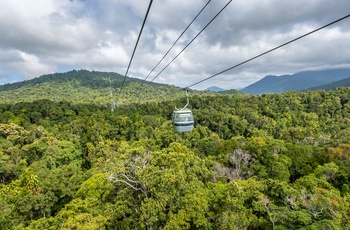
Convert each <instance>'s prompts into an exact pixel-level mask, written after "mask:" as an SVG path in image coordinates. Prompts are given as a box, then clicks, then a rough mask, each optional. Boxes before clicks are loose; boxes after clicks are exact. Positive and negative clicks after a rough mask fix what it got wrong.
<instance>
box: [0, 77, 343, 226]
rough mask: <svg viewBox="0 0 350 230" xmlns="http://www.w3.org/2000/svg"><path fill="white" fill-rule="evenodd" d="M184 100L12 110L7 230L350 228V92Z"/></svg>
mask: <svg viewBox="0 0 350 230" xmlns="http://www.w3.org/2000/svg"><path fill="white" fill-rule="evenodd" d="M130 84H131V83H130ZM182 101H183V98H182V99H177V100H170V101H164V102H148V103H142V104H127V105H125V106H122V107H120V108H118V109H116V110H115V111H114V113H111V111H110V110H109V109H108V108H106V107H104V106H98V105H96V104H95V105H93V104H77V103H73V102H67V101H66V102H53V101H50V100H38V101H34V102H20V103H3V104H0V207H1V212H0V229H16V230H19V229H20V230H23V229H24V230H34V229H35V230H37V229H266V230H267V229H276V230H277V229H305V230H306V229H310V230H311V229H350V193H349V185H350V155H349V149H350V141H349V136H350V89H346V88H341V89H337V90H334V91H329V92H327V91H323V90H317V91H308V92H288V93H283V94H265V95H262V96H255V95H246V94H236V95H220V94H218V95H216V96H198V95H193V94H191V96H190V107H191V108H192V111H193V113H194V117H195V121H196V125H195V128H194V129H193V131H192V132H189V133H182V134H179V133H176V132H175V130H174V128H173V127H172V124H171V114H172V111H173V109H174V107H175V105H178V104H181V102H182ZM1 102H2V101H1Z"/></svg>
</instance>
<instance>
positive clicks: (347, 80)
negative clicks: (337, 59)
mask: <svg viewBox="0 0 350 230" xmlns="http://www.w3.org/2000/svg"><path fill="white" fill-rule="evenodd" d="M339 87H350V77H349V78H345V79H343V80H340V81H335V82H332V83H330V84H327V85H321V86H318V87H313V88H309V89H307V90H319V89H324V90H335V89H336V88H339ZM307 90H305V91H307Z"/></svg>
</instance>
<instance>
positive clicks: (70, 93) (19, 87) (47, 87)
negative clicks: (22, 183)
mask: <svg viewBox="0 0 350 230" xmlns="http://www.w3.org/2000/svg"><path fill="white" fill-rule="evenodd" d="M123 79H124V76H121V75H120V74H117V73H107V72H97V71H87V70H79V71H76V70H73V71H70V72H67V73H54V74H48V75H43V76H40V77H38V78H34V79H32V80H27V81H23V82H18V83H13V84H6V85H1V86H0V101H1V102H2V103H14V102H32V101H35V100H43V99H49V100H51V101H55V102H59V101H69V102H73V103H76V104H91V103H93V104H98V105H110V104H111V102H113V101H114V100H116V95H118V94H119V92H120V87H121V85H122V82H123ZM111 93H112V95H113V97H112V98H111ZM192 93H193V94H194V95H205V94H206V95H209V94H210V95H213V93H211V92H209V91H207V92H202V91H196V90H193V91H191V94H192ZM184 95H185V94H184V92H183V90H181V89H180V88H179V87H175V86H171V85H165V84H158V83H152V82H148V81H143V80H140V79H137V78H129V77H127V78H126V80H125V84H124V88H123V90H122V94H120V96H118V101H116V103H117V104H118V105H119V104H128V103H143V102H150V101H164V100H171V99H173V98H179V97H183V96H184Z"/></svg>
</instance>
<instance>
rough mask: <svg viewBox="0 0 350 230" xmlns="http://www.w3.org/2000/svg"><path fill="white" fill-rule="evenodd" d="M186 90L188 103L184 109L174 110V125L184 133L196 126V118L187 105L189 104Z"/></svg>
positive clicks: (178, 130)
mask: <svg viewBox="0 0 350 230" xmlns="http://www.w3.org/2000/svg"><path fill="white" fill-rule="evenodd" d="M185 90H186V97H187V104H186V105H185V106H184V107H183V108H182V109H177V108H175V110H174V112H173V125H174V127H175V129H176V131H177V132H179V133H183V132H191V131H192V129H193V126H194V118H193V114H192V111H191V110H190V109H188V108H186V107H187V105H188V104H189V100H188V95H187V90H188V89H185Z"/></svg>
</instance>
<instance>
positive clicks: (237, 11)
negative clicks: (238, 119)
mask: <svg viewBox="0 0 350 230" xmlns="http://www.w3.org/2000/svg"><path fill="white" fill-rule="evenodd" d="M206 2H207V1H206V0H191V1H188V0H160V1H154V3H153V5H152V8H151V11H150V14H149V18H148V20H147V22H146V25H145V28H144V32H143V34H142V36H141V40H140V43H139V46H138V49H137V50H136V53H135V57H134V60H133V62H132V65H131V69H130V75H131V76H133V77H138V78H141V79H144V78H145V77H146V76H147V74H148V73H149V71H151V69H152V68H153V67H154V66H155V65H156V64H157V62H158V61H159V60H160V58H161V57H162V56H163V55H164V54H165V52H166V51H167V50H168V49H169V47H170V46H171V45H172V44H173V42H174V41H175V39H176V38H177V37H178V36H179V35H180V33H181V32H182V31H183V29H184V28H185V27H186V26H187V24H188V23H189V22H190V21H191V20H192V19H193V17H194V16H195V15H196V14H197V13H198V11H199V10H200V9H201V8H202V7H203V6H204V4H205V3H206ZM227 2H228V0H217V1H211V2H210V3H209V5H208V7H207V8H206V10H205V11H203V14H202V15H201V16H200V17H199V18H198V21H196V22H195V23H194V25H193V26H192V27H191V28H190V29H189V31H188V32H187V33H186V34H185V35H184V37H183V38H182V39H181V40H180V41H179V44H178V45H177V46H176V47H174V50H173V51H172V52H171V53H169V56H168V57H167V58H166V59H165V60H164V62H162V63H161V64H160V65H159V67H158V68H157V69H156V71H155V72H154V73H153V74H152V75H151V76H150V78H149V79H153V77H154V76H155V75H156V74H157V73H158V72H159V71H160V70H161V69H163V67H164V66H165V65H166V64H168V63H169V61H170V60H172V58H173V57H175V55H176V54H177V52H179V51H181V50H182V48H183V47H184V46H185V45H186V44H187V42H189V41H190V40H191V39H192V38H193V36H194V35H195V34H196V33H197V32H198V31H199V30H200V29H201V28H203V26H204V25H205V24H206V23H207V22H208V21H209V20H210V19H211V18H212V17H213V16H214V15H215V14H216V13H217V12H218V11H219V10H220V9H221V7H223V6H224V5H225V4H226V3H227ZM148 4H149V2H148V1H139V0H60V1H57V0H33V1H26V0H11V1H0V9H2V10H1V11H2V13H1V14H0V28H1V29H2V31H1V34H2V36H0V60H1V65H0V72H1V76H3V78H2V80H3V81H4V79H6V76H8V81H9V82H10V81H11V80H12V79H13V77H11V75H12V74H13V73H19V74H20V76H21V77H22V79H28V78H32V77H37V76H39V75H42V74H46V73H50V72H52V71H56V70H57V69H70V68H76V69H81V68H84V69H90V70H101V71H116V72H118V73H120V74H124V73H125V71H126V68H127V64H128V63H129V60H130V57H131V53H132V51H133V48H134V45H135V43H136V39H137V36H138V33H139V30H140V28H141V24H142V21H143V17H144V16H145V13H146V9H147V7H148ZM349 8H350V2H349V1H348V0H334V1H327V0H310V1H303V0H295V1H280V0H266V1H260V0H248V1H232V3H231V4H230V5H229V6H228V7H227V8H226V9H225V10H224V11H223V12H222V14H221V15H220V16H218V17H217V19H216V20H215V21H214V22H213V23H212V24H211V25H210V26H209V27H208V28H207V29H206V30H205V31H204V32H203V33H202V34H201V35H200V36H199V37H198V39H196V40H195V41H194V42H193V44H191V45H190V46H189V47H188V48H187V49H186V50H185V52H184V53H183V54H182V55H180V56H179V57H178V58H177V59H176V60H175V61H174V62H173V63H172V64H171V65H170V66H169V68H167V69H166V70H165V71H164V72H163V73H162V74H161V75H159V77H158V78H157V79H156V80H155V81H156V82H161V83H170V84H174V85H179V86H186V85H190V84H192V83H194V82H196V81H199V80H201V79H203V78H205V77H209V76H211V75H213V74H216V73H218V72H220V71H222V70H224V69H227V68H229V67H231V66H233V65H236V64H238V63H240V62H242V61H245V60H247V59H249V58H251V57H253V56H255V55H258V54H260V53H261V52H264V51H266V50H268V49H271V48H273V47H275V46H277V45H280V44H282V43H284V42H286V41H289V40H290V39H293V38H295V37H298V36H300V35H302V34H304V33H306V32H309V31H311V30H313V29H315V28H317V27H319V26H321V25H324V24H326V23H328V22H330V21H332V20H335V19H337V18H339V17H342V16H344V15H346V14H348V13H349V12H347V11H348V9H349ZM349 20H350V19H346V21H345V20H344V21H343V22H340V23H337V24H336V25H333V26H331V27H329V28H327V29H324V30H322V31H319V32H317V33H315V34H313V35H310V36H309V37H307V38H304V39H302V40H300V41H297V42H295V43H293V44H290V45H288V46H286V47H283V48H281V49H279V50H277V51H275V52H273V53H270V54H268V55H266V56H264V57H261V58H259V59H256V60H254V61H252V62H250V63H247V64H244V65H243V66H240V67H238V68H236V69H233V70H231V71H228V72H226V73H225V74H223V75H219V76H218V77H215V78H212V79H211V80H208V81H206V82H203V83H201V84H200V85H198V86H196V87H197V88H206V87H208V86H211V85H217V86H219V87H223V88H226V89H228V88H237V87H243V86H246V85H248V84H250V83H253V82H254V81H256V80H258V79H260V78H262V77H264V76H265V75H270V74H289V73H294V72H298V71H302V70H306V69H321V68H333V67H350V42H349V41H350V24H349ZM4 77H5V78H4Z"/></svg>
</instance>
